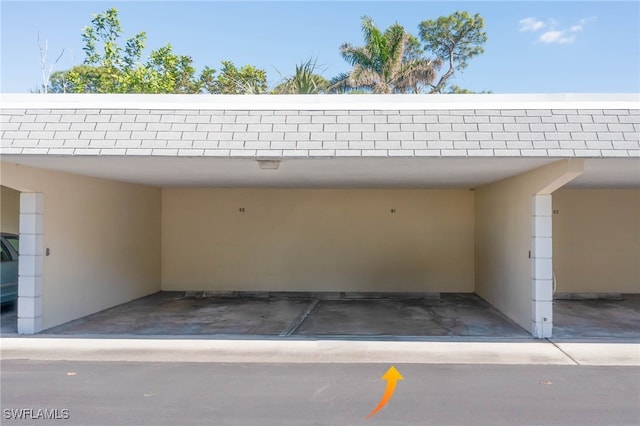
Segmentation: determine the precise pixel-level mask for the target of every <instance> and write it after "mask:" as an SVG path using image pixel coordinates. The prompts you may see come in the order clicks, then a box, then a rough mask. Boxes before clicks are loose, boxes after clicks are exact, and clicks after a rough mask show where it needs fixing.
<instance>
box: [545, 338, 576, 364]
mask: <svg viewBox="0 0 640 426" xmlns="http://www.w3.org/2000/svg"><path fill="white" fill-rule="evenodd" d="M544 340H546V341H547V342H549V343H551V344H552V345H553V346H555V347H556V349H558V350H559V351H560V352H562V353H563V354H565V355H566V356H567V358H569V359H570V360H571V361H573V362H575V364H576V365H582V364H580V363H579V362H578V361H576V360H575V358H573V357H572V356H571V355H569V354H568V353H567V352H566V351H565V350H564V349H562V348H561V347H560V346H558V345H556V343H555V342H552V341H551V340H549V339H548V338H547V339H544Z"/></svg>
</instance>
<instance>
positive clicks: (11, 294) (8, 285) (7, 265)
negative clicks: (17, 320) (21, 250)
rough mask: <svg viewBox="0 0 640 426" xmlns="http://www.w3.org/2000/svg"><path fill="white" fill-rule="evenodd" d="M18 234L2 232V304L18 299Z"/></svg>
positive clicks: (0, 295)
mask: <svg viewBox="0 0 640 426" xmlns="http://www.w3.org/2000/svg"><path fill="white" fill-rule="evenodd" d="M19 241H20V240H19V238H18V236H17V235H16V234H9V233H6V232H2V233H0V304H2V305H4V304H5V303H14V302H15V301H16V300H17V299H18V247H19Z"/></svg>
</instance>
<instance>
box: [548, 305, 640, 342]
mask: <svg viewBox="0 0 640 426" xmlns="http://www.w3.org/2000/svg"><path fill="white" fill-rule="evenodd" d="M553 316H554V325H553V337H554V338H555V339H584V338H631V339H640V295H639V294H622V295H620V297H616V298H608V299H586V300H556V301H554V307H553Z"/></svg>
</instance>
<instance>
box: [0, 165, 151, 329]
mask: <svg viewBox="0 0 640 426" xmlns="http://www.w3.org/2000/svg"><path fill="white" fill-rule="evenodd" d="M1 178H2V184H3V185H6V186H9V187H12V188H16V189H19V190H22V191H26V192H42V193H44V197H45V205H44V245H45V247H47V248H49V249H50V250H51V254H50V256H47V257H45V258H44V272H43V276H44V280H43V290H42V291H43V293H42V305H43V307H42V311H43V312H42V322H43V328H45V329H46V328H48V327H52V326H54V325H57V324H60V323H63V322H66V321H69V320H72V319H75V318H79V317H81V316H84V315H86V314H89V313H93V312H97V311H99V310H102V309H105V308H108V307H110V306H114V305H117V304H119V303H123V302H126V301H129V300H131V299H134V298H137V297H141V296H144V295H147V294H150V293H154V292H156V291H158V290H159V289H160V199H161V198H160V197H161V192H160V189H157V188H150V187H145V186H141V185H132V184H126V183H120V182H114V181H108V180H102V179H94V178H88V177H83V176H78V175H72V174H67V173H59V172H53V171H48V170H44V169H38V168H32V167H26V166H17V165H15V164H9V163H2V174H1Z"/></svg>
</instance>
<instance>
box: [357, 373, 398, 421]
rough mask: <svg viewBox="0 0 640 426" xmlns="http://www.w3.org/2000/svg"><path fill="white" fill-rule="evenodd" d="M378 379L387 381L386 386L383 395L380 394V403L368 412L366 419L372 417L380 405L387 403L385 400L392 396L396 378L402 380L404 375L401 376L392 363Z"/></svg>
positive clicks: (380, 408)
mask: <svg viewBox="0 0 640 426" xmlns="http://www.w3.org/2000/svg"><path fill="white" fill-rule="evenodd" d="M380 380H386V381H387V388H386V389H385V390H384V395H382V399H381V400H380V403H379V404H378V406H377V407H376V408H374V409H373V411H372V412H370V413H369V415H368V416H367V417H366V418H367V419H368V418H370V417H373V415H374V414H376V413H377V412H378V411H380V410H382V407H384V406H385V405H387V402H389V400H390V399H391V397H392V396H393V393H394V392H395V391H396V383H398V380H404V377H402V375H401V374H400V372H399V371H398V370H396V368H395V367H394V366H393V365H392V366H391V367H389V369H388V370H387V372H386V373H384V376H382V377H381V378H380Z"/></svg>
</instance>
